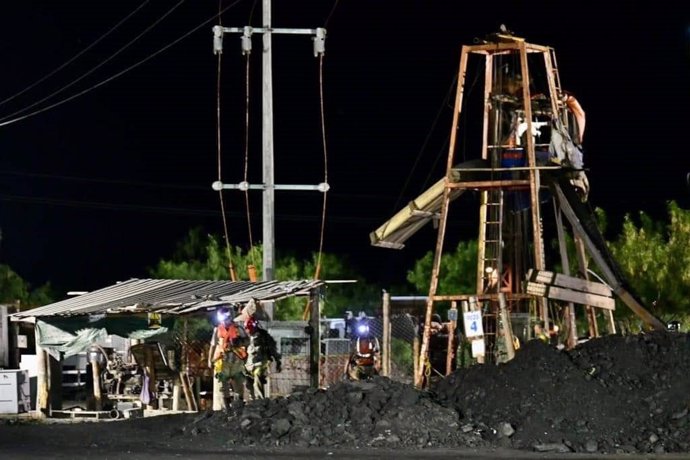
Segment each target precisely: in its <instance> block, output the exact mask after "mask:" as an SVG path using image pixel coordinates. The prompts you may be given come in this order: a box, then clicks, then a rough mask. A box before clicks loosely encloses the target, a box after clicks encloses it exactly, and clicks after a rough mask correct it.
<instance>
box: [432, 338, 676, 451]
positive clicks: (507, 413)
mask: <svg viewBox="0 0 690 460" xmlns="http://www.w3.org/2000/svg"><path fill="white" fill-rule="evenodd" d="M689 389H690V337H688V335H687V334H667V333H651V334H643V335H637V336H625V337H622V336H607V337H603V338H599V339H596V340H590V341H588V342H587V343H585V344H583V345H581V346H579V347H577V348H575V349H573V350H571V351H558V350H556V349H555V348H553V347H550V346H548V345H545V344H543V343H542V342H540V341H531V342H529V343H527V344H526V345H525V346H524V347H523V348H522V349H521V350H520V351H519V352H518V353H517V355H516V357H515V359H514V360H513V361H511V362H509V363H506V364H504V365H499V366H475V367H472V368H470V369H465V370H460V371H458V372H456V373H454V374H452V375H450V376H448V377H447V378H446V379H445V380H443V381H442V382H441V383H440V384H439V387H438V402H439V403H440V404H443V405H445V406H447V407H452V408H455V409H456V410H457V411H458V412H459V413H460V415H461V423H464V424H466V425H467V424H469V425H472V426H476V427H482V426H486V427H488V428H489V429H488V430H483V432H482V434H483V437H484V439H485V440H487V441H490V442H492V443H496V444H498V445H502V446H505V447H514V448H519V449H534V450H538V451H561V452H591V453H594V452H599V453H627V452H631V453H632V452H636V453H648V452H653V453H663V452H690V417H689V416H688V407H690V406H689V404H690V393H689V392H688V390H689Z"/></svg>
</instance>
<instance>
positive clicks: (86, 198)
mask: <svg viewBox="0 0 690 460" xmlns="http://www.w3.org/2000/svg"><path fill="white" fill-rule="evenodd" d="M7 3H8V5H11V6H8V5H3V8H2V15H1V16H0V17H1V19H0V21H1V24H2V27H0V55H1V56H2V61H3V66H2V72H1V73H0V82H2V83H1V85H0V117H1V118H2V120H1V121H0V123H3V122H5V121H8V120H11V119H14V118H16V117H18V116H22V115H24V114H28V113H32V112H34V111H36V110H39V109H41V108H43V107H46V106H48V105H51V104H53V103H55V102H58V101H60V100H63V99H65V98H68V97H71V96H73V95H75V94H77V93H80V92H82V91H84V90H88V89H89V88H92V87H94V86H96V85H100V86H99V87H97V88H95V89H93V90H91V91H89V92H87V93H85V94H84V95H82V96H79V97H76V98H74V99H73V100H71V101H69V102H66V103H64V104H62V105H60V106H58V107H55V108H53V109H50V110H46V111H44V112H42V113H39V114H37V115H35V116H31V117H29V118H26V119H24V120H21V121H18V122H16V123H12V124H8V125H5V126H2V127H1V128H0V152H1V154H0V228H1V229H2V241H1V244H0V263H4V264H8V265H10V266H11V267H13V268H14V269H15V270H16V271H17V272H18V273H19V275H20V276H22V277H24V278H25V279H27V280H28V281H30V282H31V283H33V284H34V285H39V284H41V283H44V282H46V281H50V282H52V283H53V284H54V285H55V286H56V287H58V288H59V289H61V290H91V289H96V288H99V287H103V286H106V285H109V284H113V283H115V282H117V281H121V280H126V279H129V278H131V277H147V276H148V273H147V269H148V268H149V267H152V266H153V265H155V263H156V262H157V261H158V260H159V259H160V258H167V257H169V256H170V255H171V254H172V251H173V250H174V247H175V244H176V243H177V242H178V241H180V240H181V239H182V238H183V237H184V236H185V235H186V233H187V232H188V231H189V229H191V228H193V227H202V228H204V229H205V230H206V231H208V232H210V233H215V234H221V233H222V220H221V217H220V206H219V200H218V194H217V193H216V192H214V191H212V190H211V183H212V182H213V181H214V180H216V179H217V176H218V172H217V156H216V155H217V151H216V118H215V117H216V76H217V73H216V72H217V58H216V57H215V56H214V55H213V53H212V33H211V28H212V26H213V25H215V24H217V23H218V21H217V20H215V19H214V20H211V21H209V22H208V23H207V24H206V25H202V24H203V23H204V21H207V20H209V19H211V18H212V16H213V15H214V14H216V13H217V12H218V9H219V4H218V1H210V0H195V1H191V0H188V1H186V2H178V1H175V0H165V1H164V0H152V1H149V2H144V1H143V0H142V1H124V0H118V1H113V2H93V1H82V0H73V1H69V2H54V1H49V0H45V1H35V0H22V1H21V2H12V3H9V2H7ZM178 3H179V6H177V7H176V8H174V7H175V5H177V4H178ZM236 3H237V5H236V6H232V7H230V6H231V5H232V2H230V1H229V0H224V1H223V2H222V5H221V6H222V8H227V7H230V8H228V9H227V11H226V12H225V13H223V15H222V24H223V25H225V26H244V25H249V24H251V25H253V26H255V27H258V26H260V25H261V23H260V22H261V21H260V19H261V2H260V1H259V2H258V4H256V5H255V2H253V1H251V0H245V1H239V2H236ZM465 3H466V2H457V1H456V2H452V1H446V0H435V1H432V0H408V1H404V2H400V1H391V0H376V1H361V0H358V1H356V0H340V1H334V0H322V1H319V2H315V1H307V0H274V1H273V26H274V27H293V28H315V27H321V26H325V27H326V28H327V29H328V38H327V41H326V57H325V60H324V75H323V80H324V108H325V117H326V129H327V157H328V178H329V183H330V185H331V192H330V193H329V195H328V207H327V226H326V237H325V247H324V250H325V251H326V252H331V253H336V254H341V255H347V256H348V258H349V260H350V261H351V262H352V264H353V265H354V266H355V267H356V268H357V269H358V270H359V271H360V272H361V273H362V274H363V275H364V276H365V277H366V278H368V279H369V280H370V281H372V282H378V283H380V284H381V287H384V288H385V287H388V286H390V285H395V284H402V283H403V282H404V276H405V271H406V270H407V269H408V268H411V263H412V261H413V260H414V259H415V258H418V257H420V256H421V255H423V254H424V252H426V251H428V250H431V249H432V248H433V247H434V245H435V232H434V231H433V229H432V228H431V226H429V228H427V229H424V230H423V231H421V232H420V233H419V234H418V235H415V236H414V237H413V238H412V239H410V240H409V241H408V247H407V248H406V249H404V250H403V251H394V250H387V249H380V248H374V247H371V246H370V244H369V236H368V235H369V233H370V232H371V231H372V230H374V229H375V228H377V227H378V226H379V225H381V224H382V223H383V222H384V221H385V220H387V219H388V218H389V217H391V216H392V215H393V214H394V213H395V212H396V211H397V210H399V209H400V208H401V207H402V206H403V205H404V204H405V203H407V202H408V201H409V200H411V199H413V198H415V197H416V196H417V195H418V194H419V193H420V192H421V191H423V190H425V189H426V188H427V187H428V186H430V185H431V184H432V183H433V182H435V181H436V180H438V179H439V178H440V177H441V176H442V175H443V173H444V168H445V162H446V156H447V147H446V141H447V138H448V136H449V128H450V122H451V116H452V110H451V107H452V103H453V101H452V100H448V99H447V95H448V94H449V92H450V91H451V90H452V91H453V94H454V89H453V88H452V83H453V80H454V78H455V76H456V72H457V67H458V63H459V55H460V46H461V45H463V44H472V43H473V41H474V39H475V38H476V37H484V36H486V35H487V34H489V33H491V32H494V31H497V29H498V27H499V25H500V24H506V25H507V26H508V28H509V29H511V30H513V31H514V32H515V33H516V35H519V36H523V37H525V38H526V39H527V40H528V41H529V42H532V43H536V44H542V45H550V46H553V47H554V48H555V49H556V53H557V58H558V64H559V69H560V73H561V81H562V84H563V87H564V88H566V89H568V90H569V91H571V92H572V93H574V94H575V95H576V97H577V98H578V99H579V101H580V102H581V104H582V106H583V107H584V109H585V111H586V113H587V132H586V135H585V142H584V147H585V166H586V167H587V168H588V169H589V172H588V176H589V180H590V184H591V194H590V203H591V204H592V206H599V207H602V208H604V209H605V210H607V211H608V212H609V214H610V216H611V217H612V218H613V219H615V218H620V216H622V215H623V213H625V212H631V211H637V210H645V211H647V212H649V213H651V214H652V215H655V216H658V217H663V216H664V203H665V202H666V201H667V200H676V201H678V202H679V203H680V204H681V205H682V206H684V207H686V208H687V207H688V206H690V196H689V195H688V190H687V186H686V184H685V175H686V174H687V172H689V171H690V160H688V142H687V134H688V131H689V130H690V116H689V115H688V114H689V111H690V13H689V11H690V10H689V9H688V8H686V7H683V6H682V2H678V1H676V2H664V1H657V2H632V1H625V2H624V1H620V2H607V3H606V5H604V4H603V2H598V3H591V5H590V3H588V2H558V1H554V0H549V1H517V0H511V1H494V2H474V3H472V5H473V6H472V8H471V9H466V8H462V7H461V4H465ZM142 4H143V7H142V8H141V9H140V10H139V11H138V12H137V13H136V14H135V15H133V16H132V18H131V19H130V20H128V21H127V22H125V23H124V24H123V25H121V26H120V27H118V28H117V29H116V30H114V31H112V32H111V33H110V34H108V35H107V36H105V37H104V38H102V39H101V40H100V41H99V42H98V43H97V44H96V45H95V46H93V47H92V48H91V49H89V50H88V51H87V52H85V53H83V54H82V55H81V56H80V57H79V58H77V59H75V60H74V61H73V62H71V63H70V64H69V65H67V66H65V67H64V68H63V69H61V70H60V71H59V72H56V73H55V74H54V75H53V76H51V77H50V78H46V79H45V80H44V81H42V82H40V83H38V84H36V85H35V86H33V84H34V83H35V82H36V81H38V80H39V79H41V78H42V77H44V76H45V75H47V74H49V73H50V72H52V71H53V70H55V69H56V68H58V67H60V66H62V65H63V64H65V63H66V62H68V61H69V60H71V59H72V58H73V57H74V56H75V55H77V54H78V53H80V52H82V50H84V49H85V48H87V47H89V46H90V45H92V44H93V43H94V42H95V41H96V40H99V38H100V37H103V35H104V34H106V33H107V32H108V31H109V30H111V29H112V28H113V27H114V26H115V25H116V24H117V23H118V22H120V21H121V20H122V19H123V18H125V17H126V16H127V15H128V14H130V13H132V12H133V11H134V10H135V9H136V8H137V7H139V6H140V5H142ZM588 5H590V6H588ZM173 8H174V9H173ZM171 9H172V12H170V13H169V14H168V15H167V16H165V15H166V14H167V13H168V12H169V11H170V10H171ZM163 16H165V18H164V19H163V20H162V21H161V22H160V23H159V24H158V25H157V26H155V27H154V28H152V29H151V30H150V31H149V32H148V33H146V34H144V35H142V36H141V37H140V38H139V39H137V40H135V41H133V40H134V39H135V37H137V36H138V35H140V34H142V32H143V31H144V30H145V29H146V28H148V27H150V26H151V25H152V24H154V22H156V21H158V20H159V19H160V18H162V17H163ZM199 26H201V27H199ZM197 27H199V28H198V29H197V30H196V31H195V32H193V33H191V34H190V35H189V36H187V37H186V38H184V39H183V40H181V41H179V42H178V43H176V44H174V45H173V46H170V47H169V48H168V49H167V50H165V51H163V52H161V53H159V54H158V55H156V56H154V57H152V58H151V59H149V60H148V61H146V62H145V63H143V64H141V65H139V66H137V67H135V68H132V69H131V70H129V71H127V72H125V73H123V74H122V75H121V76H119V77H118V78H115V79H113V80H112V81H109V82H107V83H105V84H101V83H102V82H104V81H105V80H107V79H109V78H110V77H112V76H113V75H115V74H118V73H119V72H122V71H123V70H125V69H127V68H128V67H130V66H132V65H134V64H136V63H137V62H139V61H141V60H143V59H146V58H148V57H150V56H152V55H153V54H154V53H157V52H158V51H159V50H160V49H162V48H163V47H166V46H168V45H170V44H171V43H173V42H174V41H175V40H177V39H179V38H180V37H182V36H183V35H185V34H187V33H188V32H189V31H191V30H193V29H195V28H197ZM130 42H131V44H130ZM128 44H129V45H128ZM123 47H124V49H123ZM311 47H312V45H311V40H310V39H309V38H308V37H306V36H274V38H273V53H274V98H275V99H274V110H275V168H276V183H282V184H316V183H319V182H321V181H322V180H323V175H324V171H323V169H324V167H323V156H324V155H323V149H322V143H321V131H320V130H321V125H320V115H319V113H320V112H319V110H320V107H319V74H318V60H317V59H315V58H314V57H313V54H312V48H311ZM260 48H261V45H260V37H259V36H258V35H257V36H256V37H255V39H254V51H255V52H254V53H253V54H252V55H251V57H250V74H251V77H250V88H251V93H250V104H251V108H250V113H251V115H250V153H249V178H250V182H253V183H258V182H260V181H261V151H260V133H261V124H260V120H261V118H260V117H261V98H260V71H261V55H260V52H259V50H260ZM96 66H99V67H98V68H97V69H96V70H92V69H94V68H95V67H96ZM84 75H86V76H84ZM221 76H222V89H221V94H222V96H221V97H222V109H221V114H222V140H223V142H222V145H223V146H222V163H223V174H222V176H223V180H224V181H225V182H227V183H236V182H239V181H241V180H242V178H243V174H244V172H243V171H244V169H243V168H244V129H245V107H244V98H245V61H244V57H243V56H242V55H241V53H240V47H239V37H237V36H232V35H230V36H226V39H225V53H224V54H223V60H222V67H221ZM76 80H78V81H76ZM75 81H76V83H74V82H75ZM30 85H32V86H33V87H31V88H30V89H28V90H27V91H25V92H23V93H20V92H22V91H23V90H25V89H26V88H27V87H29V86H30ZM66 86H67V88H66V89H64V90H63V91H60V92H58V93H57V94H55V96H54V97H53V98H49V99H46V100H45V101H43V102H39V101H41V100H42V99H44V98H47V97H48V96H50V95H51V94H54V93H56V92H57V91H59V90H60V89H62V88H64V87H66ZM34 104H35V105H34ZM27 107H30V108H28V109H27V110H26V111H22V110H23V109H26V108H27ZM466 115H467V116H468V117H469V116H470V114H466ZM468 155H469V156H475V154H473V153H471V152H469V153H468ZM477 155H478V154H477ZM225 197H226V204H227V211H228V213H229V217H230V219H229V226H230V241H231V243H232V244H233V245H239V246H242V247H245V248H246V245H247V242H248V239H249V236H248V230H247V224H246V217H245V215H246V210H245V207H244V196H243V195H242V194H241V193H239V192H236V191H229V192H226V194H225ZM250 198H251V204H252V211H251V214H252V222H253V227H252V228H253V239H254V241H259V240H260V239H261V215H260V212H261V194H260V192H252V195H250ZM321 206H322V196H321V195H320V194H318V193H316V192H276V247H277V250H278V254H279V255H280V254H281V253H285V252H287V251H290V252H294V253H297V254H307V253H309V252H310V251H316V250H317V249H318V242H319V231H320V216H321ZM473 209H474V208H473ZM473 212H474V211H473ZM458 217H459V218H460V221H458V222H456V223H455V224H453V225H454V226H453V228H454V229H457V230H458V232H459V233H461V232H466V233H467V235H468V236H471V235H472V234H473V233H474V232H476V229H475V228H474V226H470V225H465V224H463V222H462V216H458Z"/></svg>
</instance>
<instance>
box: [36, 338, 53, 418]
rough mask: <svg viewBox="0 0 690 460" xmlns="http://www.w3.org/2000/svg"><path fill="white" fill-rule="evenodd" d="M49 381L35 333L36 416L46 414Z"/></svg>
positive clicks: (41, 349)
mask: <svg viewBox="0 0 690 460" xmlns="http://www.w3.org/2000/svg"><path fill="white" fill-rule="evenodd" d="M49 389H50V382H49V381H48V369H47V357H46V352H45V350H43V347H41V346H40V345H39V344H38V334H36V392H37V396H36V414H37V415H38V417H46V416H48V415H49V414H48V407H49V404H50V397H49Z"/></svg>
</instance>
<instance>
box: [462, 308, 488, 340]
mask: <svg viewBox="0 0 690 460" xmlns="http://www.w3.org/2000/svg"><path fill="white" fill-rule="evenodd" d="M462 317H463V320H464V321H463V322H464V323H465V337H467V338H468V339H470V338H472V337H481V336H482V335H484V328H483V327H482V312H481V311H468V312H465V313H463V314H462Z"/></svg>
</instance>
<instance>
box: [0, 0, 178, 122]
mask: <svg viewBox="0 0 690 460" xmlns="http://www.w3.org/2000/svg"><path fill="white" fill-rule="evenodd" d="M184 2H185V0H180V1H179V2H177V3H176V4H175V5H173V7H172V8H170V9H169V10H168V11H166V12H165V14H163V16H161V17H160V18H158V19H157V20H155V21H154V22H153V24H151V25H150V26H148V27H147V28H146V29H144V31H143V32H141V33H140V34H139V35H137V36H136V37H134V38H133V39H132V40H130V41H128V42H127V43H125V45H124V46H122V47H121V48H120V49H119V50H117V51H115V52H114V53H113V54H112V55H111V56H110V57H108V58H107V59H105V60H104V61H102V62H101V63H99V64H97V65H95V66H94V67H92V68H91V69H90V70H88V71H87V72H86V73H84V74H83V75H82V76H81V77H79V78H77V79H75V80H72V82H70V83H68V84H66V85H65V86H63V87H62V88H60V89H58V90H57V91H54V92H53V93H51V94H49V95H48V96H46V97H44V98H43V99H39V100H38V101H36V102H34V103H33V104H29V105H28V106H26V107H24V108H23V109H19V110H16V111H14V112H12V113H10V114H9V115H6V116H5V117H3V118H2V119H0V121H5V120H7V119H9V118H12V117H14V116H15V115H19V114H21V113H24V112H26V111H27V110H29V109H32V108H34V107H36V106H37V105H39V104H41V103H43V102H45V101H47V100H50V99H52V98H53V97H55V96H57V95H58V94H60V93H62V92H63V91H65V90H66V89H68V88H71V87H72V86H74V85H75V84H77V83H79V82H80V81H82V80H83V79H84V78H86V77H88V76H89V75H91V74H92V73H94V72H95V71H96V70H98V69H100V68H101V67H103V66H104V65H106V64H107V63H108V62H110V61H111V60H113V59H115V58H116V57H117V56H118V55H120V53H122V52H124V51H125V50H126V49H127V48H129V47H130V46H132V45H133V44H134V43H136V42H137V41H139V39H140V38H141V37H143V36H144V35H146V34H147V33H149V32H150V31H151V30H153V29H154V28H155V27H156V26H157V25H158V24H160V23H161V22H163V20H164V19H165V18H167V17H168V16H169V15H170V14H172V13H173V11H175V10H176V9H177V8H178V7H179V6H180V5H182V4H183V3H184Z"/></svg>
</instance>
